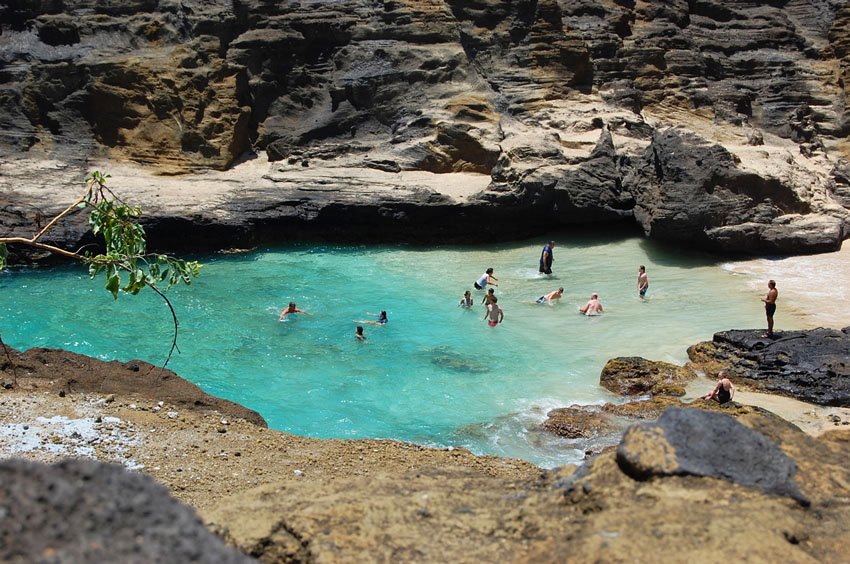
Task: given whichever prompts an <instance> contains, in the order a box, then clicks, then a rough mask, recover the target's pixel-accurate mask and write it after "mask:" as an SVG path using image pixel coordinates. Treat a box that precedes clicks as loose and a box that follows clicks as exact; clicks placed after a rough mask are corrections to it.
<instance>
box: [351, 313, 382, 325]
mask: <svg viewBox="0 0 850 564" xmlns="http://www.w3.org/2000/svg"><path fill="white" fill-rule="evenodd" d="M366 315H377V316H378V320H377V321H375V320H374V319H361V320H359V321H358V320H356V319H355V320H353V322H354V323H368V324H369V325H386V324H387V321H388V320H387V312H386V311H381V313H372V312H369V311H367V312H366Z"/></svg>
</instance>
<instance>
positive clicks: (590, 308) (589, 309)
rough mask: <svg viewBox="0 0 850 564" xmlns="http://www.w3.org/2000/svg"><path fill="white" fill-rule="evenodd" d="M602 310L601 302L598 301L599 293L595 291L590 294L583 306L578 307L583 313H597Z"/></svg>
mask: <svg viewBox="0 0 850 564" xmlns="http://www.w3.org/2000/svg"><path fill="white" fill-rule="evenodd" d="M603 311H604V310H603V309H602V302H600V301H599V294H597V293H596V292H594V293H592V294H590V300H588V302H587V303H586V304H584V307H581V308H579V312H581V313H583V314H584V315H599V314H600V313H602V312H603Z"/></svg>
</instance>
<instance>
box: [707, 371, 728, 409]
mask: <svg viewBox="0 0 850 564" xmlns="http://www.w3.org/2000/svg"><path fill="white" fill-rule="evenodd" d="M734 396H735V386H734V385H733V384H732V381H731V380H730V379H729V378H727V377H726V371H725V370H721V371H720V372H718V373H717V386H715V387H714V390H712V391H711V393H710V394H708V395H705V396H703V398H702V399H704V400H710V399H713V400H715V401H716V402H717V403H719V404H721V405H723V404H724V403H727V402H730V401H732V398H733V397H734Z"/></svg>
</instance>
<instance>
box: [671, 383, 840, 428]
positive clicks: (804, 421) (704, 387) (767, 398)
mask: <svg viewBox="0 0 850 564" xmlns="http://www.w3.org/2000/svg"><path fill="white" fill-rule="evenodd" d="M733 383H734V384H735V387H736V389H737V390H736V392H735V398H734V400H733V401H736V402H738V403H741V404H744V405H752V406H756V407H761V408H763V409H766V410H768V411H771V412H773V413H775V414H776V415H778V416H780V417H782V418H783V419H785V420H786V421H789V422H791V423H793V424H794V425H796V426H797V427H799V428H800V429H801V430H803V431H804V432H806V433H808V434H809V435H811V436H813V437H817V436H820V435H822V434H823V433H825V432H826V431H830V430H832V429H850V408H847V407H826V406H821V405H815V404H812V403H806V402H804V401H800V400H796V399H794V398H788V397H784V396H778V395H774V394H764V393H761V392H754V391H750V390H747V389H746V388H745V387H744V386H741V385H740V384H737V383H735V382H734V381H733ZM715 385H716V381H715V380H711V379H709V378H706V377H704V376H700V377H698V378H697V379H696V380H694V381H693V382H691V383H690V384H688V386H687V387H686V388H685V391H686V395H685V397H684V398H683V399H684V400H685V401H688V402H690V401H694V402H695V403H694V407H699V404H700V403H702V402H701V400H699V399H698V398H699V397H701V396H704V395H706V394H707V393H709V392H710V391H711V390H713V389H714V386H715ZM836 416H837V417H838V418H840V419H841V421H840V422H835V421H833V418H834V417H836ZM844 423H847V424H846V425H845V424H844Z"/></svg>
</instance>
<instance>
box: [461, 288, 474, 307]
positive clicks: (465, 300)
mask: <svg viewBox="0 0 850 564" xmlns="http://www.w3.org/2000/svg"><path fill="white" fill-rule="evenodd" d="M458 307H465V308H471V307H472V292H470V291H469V290H467V291H466V292H464V293H463V297H462V298H461V299H460V304H458Z"/></svg>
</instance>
